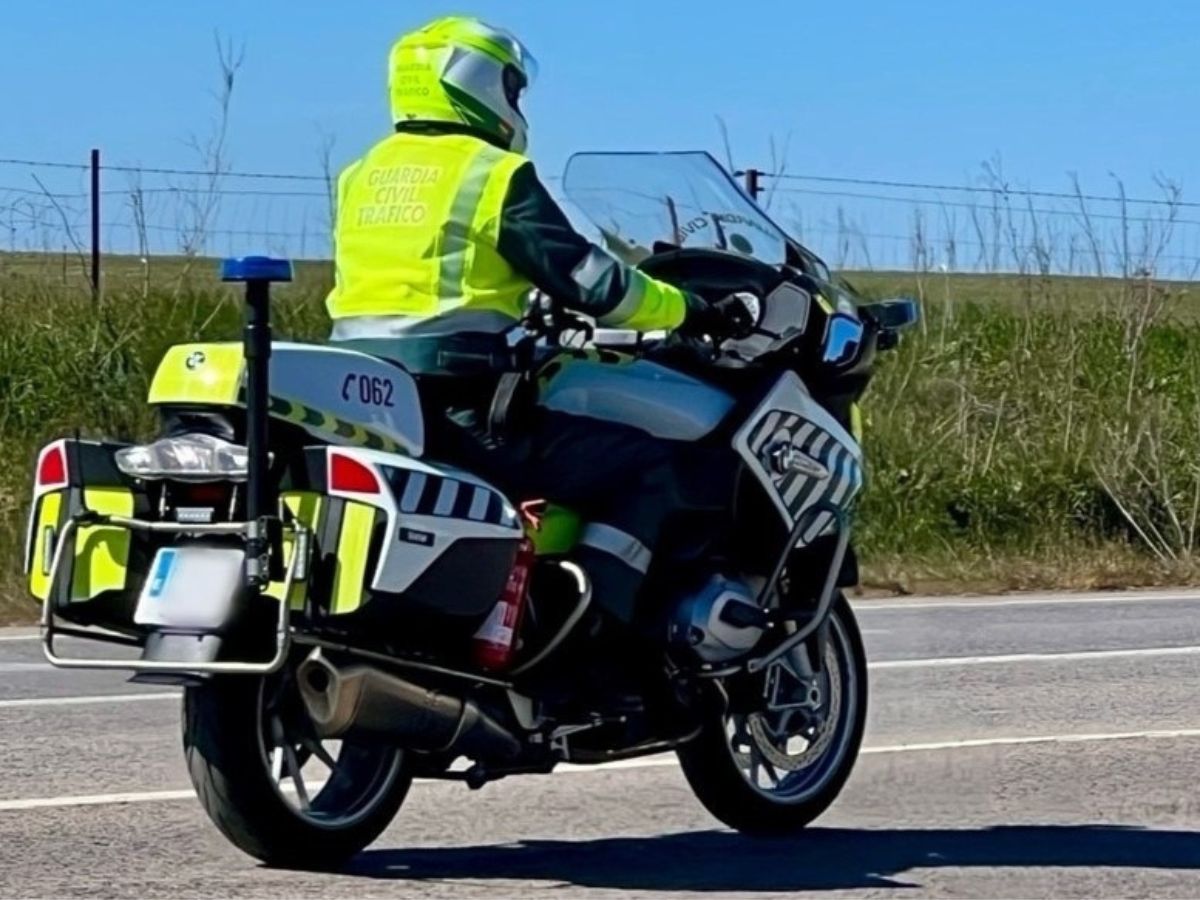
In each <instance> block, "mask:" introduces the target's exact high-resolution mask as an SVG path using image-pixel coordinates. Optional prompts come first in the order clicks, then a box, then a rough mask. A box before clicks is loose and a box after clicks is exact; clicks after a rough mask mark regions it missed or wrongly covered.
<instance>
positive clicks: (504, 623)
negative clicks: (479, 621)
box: [472, 538, 536, 672]
mask: <svg viewBox="0 0 1200 900" xmlns="http://www.w3.org/2000/svg"><path fill="white" fill-rule="evenodd" d="M535 561H536V555H535V552H534V549H533V542H532V541H530V540H529V538H525V539H524V540H522V541H521V546H520V549H518V550H517V557H516V559H515V560H514V561H513V567H512V571H511V572H509V573H508V581H507V582H505V584H504V590H503V591H501V592H500V599H499V600H497V601H496V605H495V606H494V607H492V612H491V614H490V615H489V616H488V617H487V620H486V621H485V622H484V623H483V625H481V626H480V628H479V630H478V631H477V632H475V637H474V639H473V646H472V655H473V657H474V660H475V664H476V665H477V666H479V668H481V669H484V670H486V671H489V672H499V671H503V670H504V669H507V668H508V667H509V666H511V665H512V662H513V658H514V657H515V656H516V655H517V635H518V634H519V632H520V630H521V620H522V619H523V618H524V616H525V603H526V596H527V594H528V592H529V577H530V575H531V574H532V572H533V565H534V562H535Z"/></svg>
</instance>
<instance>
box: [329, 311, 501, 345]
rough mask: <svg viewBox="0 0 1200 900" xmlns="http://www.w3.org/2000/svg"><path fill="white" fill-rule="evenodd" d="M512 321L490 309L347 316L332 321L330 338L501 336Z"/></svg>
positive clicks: (334, 339)
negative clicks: (407, 314) (466, 334)
mask: <svg viewBox="0 0 1200 900" xmlns="http://www.w3.org/2000/svg"><path fill="white" fill-rule="evenodd" d="M514 321H515V320H514V319H513V318H512V317H511V316H506V315H505V314H504V313H502V312H497V311H495V310H490V309H454V310H451V311H450V312H448V313H445V314H444V315H440V316H428V317H426V316H348V317H346V318H344V319H335V320H334V322H333V331H332V332H331V333H330V336H329V339H330V340H332V341H356V340H362V339H369V338H392V337H418V336H419V337H439V336H441V335H446V334H462V333H463V332H465V331H471V332H475V333H477V334H501V333H503V332H505V331H507V330H508V329H510V328H512V326H513V322H514Z"/></svg>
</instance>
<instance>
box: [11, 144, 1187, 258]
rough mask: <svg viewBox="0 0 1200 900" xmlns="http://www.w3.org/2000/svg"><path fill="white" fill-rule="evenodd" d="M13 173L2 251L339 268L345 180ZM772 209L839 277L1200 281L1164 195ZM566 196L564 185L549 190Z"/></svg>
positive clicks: (819, 197) (856, 185)
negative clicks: (337, 206) (262, 260)
mask: <svg viewBox="0 0 1200 900" xmlns="http://www.w3.org/2000/svg"><path fill="white" fill-rule="evenodd" d="M92 175H93V173H92V170H91V166H90V165H89V164H88V163H86V162H78V163H76V162H71V161H63V160H52V161H46V160H30V159H21V158H11V159H10V158H0V250H6V251H10V252H16V253H61V254H63V255H75V254H77V255H79V256H81V257H82V256H84V255H86V254H87V253H88V252H89V251H90V250H91V246H90V242H91V231H92V226H93V216H94V211H95V210H96V209H97V208H98V212H99V218H98V221H96V222H95V223H94V224H95V225H97V226H98V237H99V247H98V249H99V251H100V253H102V254H107V255H113V254H119V255H132V256H135V257H142V258H150V257H154V256H166V255H170V256H224V255H238V254H244V253H270V254H278V255H286V256H290V257H294V258H301V259H326V258H328V257H329V255H330V249H331V248H330V232H331V226H332V219H333V213H334V196H333V195H334V184H335V176H334V175H333V173H327V172H311V173H282V172H248V171H239V170H235V169H224V168H222V169H220V170H218V171H206V170H204V169H188V168H183V167H180V168H172V167H165V166H142V165H108V164H103V163H102V164H101V165H100V167H99V171H98V173H97V175H98V178H97V179H96V182H95V183H96V185H97V187H98V191H97V192H96V193H95V196H94V195H93V190H92V188H93V181H92ZM754 175H755V179H754V182H753V183H756V185H757V187H758V189H759V201H760V203H762V204H763V205H764V206H765V207H767V208H768V210H769V211H770V212H771V214H772V216H773V217H774V218H776V219H777V220H778V221H779V222H780V224H781V225H783V227H784V228H785V229H787V230H788V231H790V232H791V233H792V234H793V235H794V236H796V237H797V238H798V239H799V240H801V241H802V242H804V243H805V244H807V245H808V246H810V247H811V248H812V249H813V250H815V251H816V252H817V253H818V254H820V255H821V256H823V257H824V258H825V259H826V260H827V261H828V262H829V263H830V264H831V265H832V266H834V267H835V268H838V269H862V270H919V271H947V272H1021V273H1039V274H1068V275H1096V274H1101V275H1124V276H1127V277H1134V276H1147V275H1149V276H1153V277H1157V278H1164V279H1168V278H1169V279H1180V280H1194V279H1196V278H1197V277H1198V276H1200V203H1198V202H1195V201H1190V200H1187V199H1185V198H1184V196H1183V192H1182V190H1181V189H1180V188H1179V187H1178V186H1176V185H1174V184H1172V183H1170V182H1168V181H1165V180H1162V179H1157V180H1156V181H1155V185H1156V190H1155V191H1154V192H1151V193H1149V194H1146V195H1138V196H1130V195H1127V194H1126V193H1125V190H1124V188H1123V187H1122V186H1121V184H1120V183H1119V182H1116V181H1114V182H1113V186H1112V190H1111V192H1109V193H1098V192H1096V191H1090V190H1085V189H1084V187H1083V186H1082V185H1080V184H1078V183H1077V182H1074V181H1069V182H1068V184H1067V186H1066V189H1064V190H1045V189H1031V188H1025V187H1017V186H1014V185H1013V184H1011V183H1009V182H1008V181H1006V180H1005V179H1004V178H1003V177H1002V176H1001V174H1000V172H999V171H998V167H996V166H990V165H988V166H984V167H983V169H982V171H981V173H980V175H979V177H978V178H976V179H974V180H971V179H967V180H966V181H965V183H963V184H937V183H928V182H917V181H903V180H894V179H870V178H852V177H838V176H826V175H816V174H800V173H791V172H779V173H770V172H762V171H758V172H755V173H754ZM551 185H552V187H556V186H557V185H558V182H557V179H555V180H553V181H552V182H551Z"/></svg>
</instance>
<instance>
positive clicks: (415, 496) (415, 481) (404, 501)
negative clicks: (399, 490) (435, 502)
mask: <svg viewBox="0 0 1200 900" xmlns="http://www.w3.org/2000/svg"><path fill="white" fill-rule="evenodd" d="M424 490H425V473H424V472H413V473H411V474H410V475H409V476H408V484H406V485H405V486H404V496H402V497H401V498H400V512H406V513H410V512H414V511H415V510H416V508H417V504H418V503H420V502H421V494H422V493H423V492H424Z"/></svg>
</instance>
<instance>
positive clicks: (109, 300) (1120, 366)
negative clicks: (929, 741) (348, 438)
mask: <svg viewBox="0 0 1200 900" xmlns="http://www.w3.org/2000/svg"><path fill="white" fill-rule="evenodd" d="M214 272H215V269H214V266H213V264H212V263H211V262H209V261H203V262H200V263H197V264H195V265H190V266H189V265H188V264H187V263H186V261H183V260H178V259H166V260H163V259H155V260H153V261H152V262H151V263H150V266H149V269H148V271H147V269H145V268H144V267H143V266H142V265H141V264H140V263H139V262H138V261H137V260H131V259H116V260H109V261H107V267H106V290H105V294H104V297H103V298H102V299H101V300H100V301H99V302H96V301H94V300H93V299H92V298H91V297H90V295H89V293H88V291H87V290H86V283H85V282H84V280H83V278H82V277H81V275H80V265H79V261H78V260H77V259H74V258H67V259H66V260H65V263H64V260H63V259H62V258H61V257H53V256H40V255H31V256H11V255H10V256H6V255H3V254H0V311H2V312H3V315H4V327H3V328H2V329H0V462H2V463H3V467H2V468H0V472H2V473H3V475H0V617H9V618H11V617H19V616H26V617H27V616H28V614H29V613H30V612H31V607H30V606H29V605H28V604H27V603H26V601H24V599H23V598H24V585H23V577H22V576H21V574H20V571H19V569H20V550H21V546H22V542H23V534H24V532H23V529H24V520H25V511H26V506H27V503H28V491H29V477H30V469H31V464H32V460H33V456H34V454H35V452H36V450H37V448H38V447H39V446H41V444H42V443H44V442H45V441H47V440H49V439H51V438H53V437H55V436H60V435H63V434H70V433H73V432H74V431H75V430H76V429H79V430H80V431H81V433H83V434H85V435H107V436H113V437H118V438H139V437H143V436H146V435H147V434H149V433H150V431H151V430H152V428H153V426H154V421H153V417H152V415H151V413H150V411H149V410H148V409H147V408H146V406H145V404H144V402H143V398H144V396H145V393H146V388H147V385H148V381H149V377H150V375H151V374H152V372H153V370H154V366H155V364H156V362H157V360H158V358H159V357H160V356H161V354H162V352H163V351H164V350H165V349H166V348H167V347H168V346H170V345H171V344H173V343H177V342H180V341H187V340H208V339H217V340H220V339H233V338H236V337H237V335H238V330H239V329H238V323H239V316H240V304H239V303H238V297H237V294H236V292H235V291H233V290H231V289H229V288H227V287H225V286H223V285H221V284H219V282H218V281H217V280H216V278H215V274H214ZM297 276H298V277H297V282H296V283H295V284H294V285H291V286H288V287H286V288H283V289H281V290H279V291H278V292H277V295H276V296H277V299H278V303H277V306H276V310H277V312H276V319H275V324H276V331H277V333H278V334H279V335H281V336H287V337H294V338H300V339H320V338H321V337H322V336H323V335H324V333H325V332H326V330H327V327H328V323H327V321H326V319H325V315H324V310H323V305H322V299H323V296H324V293H325V290H326V287H327V279H328V266H327V265H322V264H317V263H312V264H301V265H299V266H298V270H297ZM851 280H852V281H854V283H855V284H856V285H858V286H859V287H860V288H861V289H863V290H864V291H865V292H867V293H868V294H870V295H873V296H886V295H891V294H910V295H913V294H916V295H920V296H921V297H922V299H923V300H924V302H925V308H926V317H925V320H924V322H923V323H922V325H921V326H920V328H918V329H917V330H915V331H914V333H913V334H911V335H910V336H909V337H908V338H907V339H906V340H905V341H904V343H903V344H902V346H901V348H900V349H899V350H898V351H896V352H895V353H892V354H888V355H887V357H885V358H884V359H883V360H882V362H881V365H880V367H879V371H878V375H877V377H876V379H875V381H874V383H873V384H872V386H871V388H870V390H869V392H868V395H867V398H866V401H865V404H864V408H865V411H866V419H867V425H868V430H867V438H866V450H867V458H868V467H869V481H868V486H867V490H866V493H865V495H864V499H863V504H862V507H861V516H860V521H859V542H860V546H861V551H862V557H863V560H864V576H865V578H864V582H865V584H867V585H868V586H873V587H877V588H884V589H887V590H900V591H912V590H922V589H935V590H941V589H964V588H965V589H981V590H992V589H1004V588H1022V587H1090V586H1127V585H1142V584H1155V583H1171V582H1181V581H1191V580H1194V579H1195V578H1196V577H1197V574H1198V572H1197V567H1196V565H1195V560H1196V549H1197V534H1196V531H1197V518H1198V511H1200V464H1198V462H1197V455H1196V453H1195V448H1197V447H1198V446H1200V329H1197V328H1196V327H1195V325H1194V323H1195V322H1196V321H1197V319H1198V318H1200V316H1198V315H1197V310H1198V309H1200V305H1198V301H1200V294H1198V292H1197V290H1196V287H1195V286H1193V285H1186V284H1167V285H1157V284H1156V285H1150V284H1142V283H1136V284H1123V283H1119V282H1114V281H1099V280H1095V279H1066V278H1050V279H1037V278H1022V277H1016V276H949V277H945V276H940V275H938V276H931V277H925V278H922V279H917V278H915V277H914V276H912V275H906V274H899V273H898V274H879V273H874V274H859V275H852V276H851Z"/></svg>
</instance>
